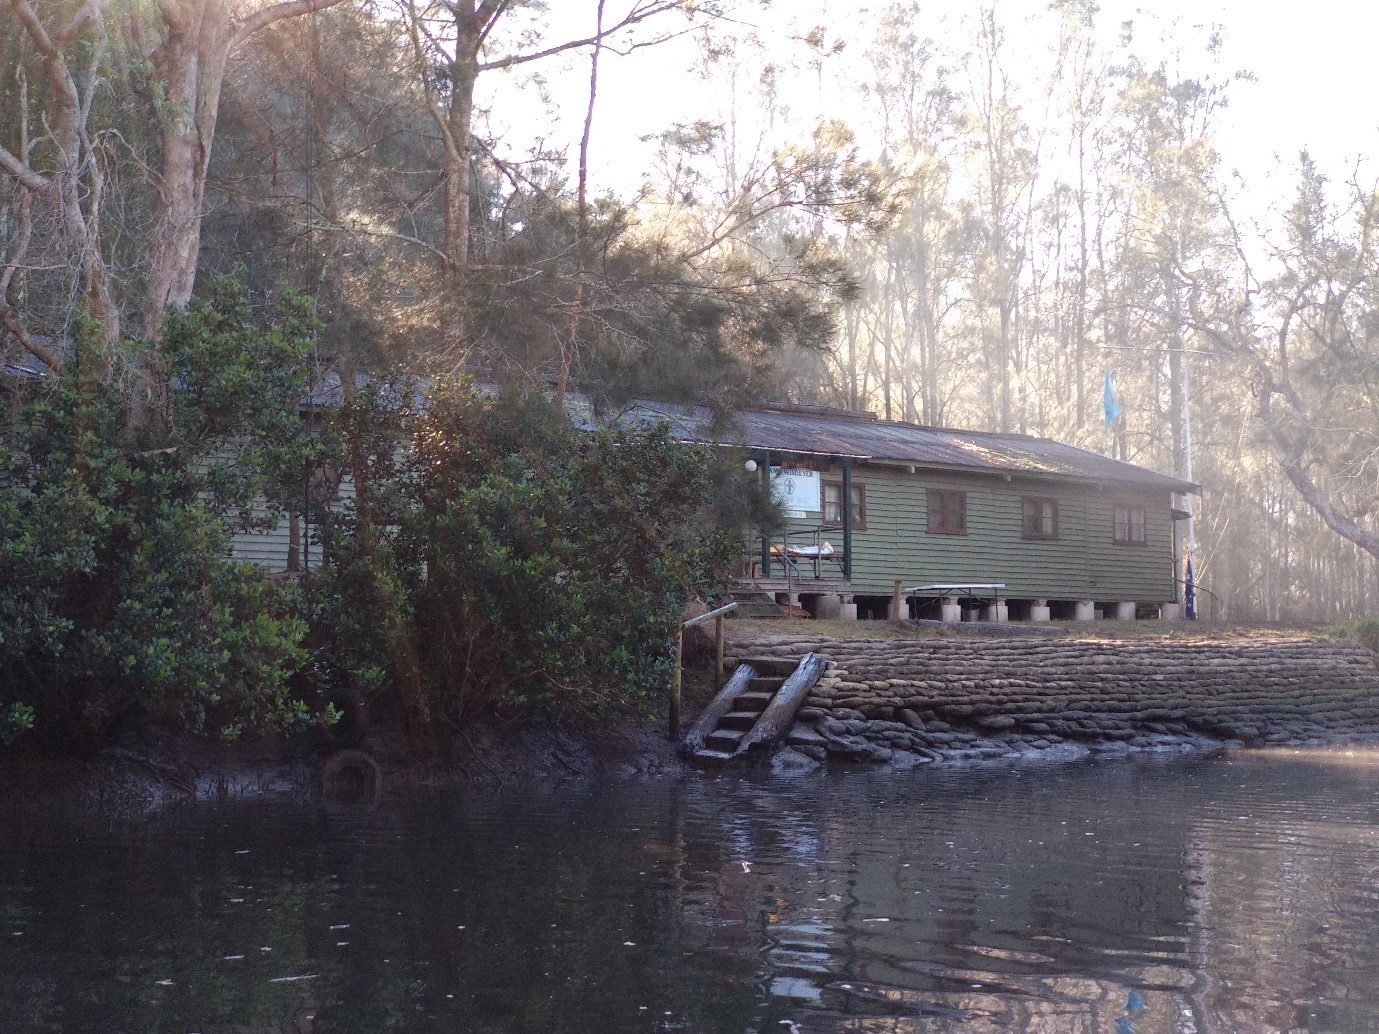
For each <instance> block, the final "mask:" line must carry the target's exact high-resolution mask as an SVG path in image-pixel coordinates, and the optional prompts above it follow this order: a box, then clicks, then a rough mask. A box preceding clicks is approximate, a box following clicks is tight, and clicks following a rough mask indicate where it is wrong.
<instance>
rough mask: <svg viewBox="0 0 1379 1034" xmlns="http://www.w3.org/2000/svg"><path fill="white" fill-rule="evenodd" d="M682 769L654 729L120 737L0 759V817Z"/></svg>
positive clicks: (135, 730) (146, 730)
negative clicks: (74, 749) (421, 740)
mask: <svg viewBox="0 0 1379 1034" xmlns="http://www.w3.org/2000/svg"><path fill="white" fill-rule="evenodd" d="M685 771H686V769H685V767H684V765H683V763H682V762H681V760H680V759H679V758H678V757H677V756H676V754H675V750H674V747H673V745H672V744H671V743H670V742H668V741H667V739H666V736H665V726H664V724H663V723H654V724H653V723H647V722H642V721H631V720H629V721H623V722H614V723H605V724H601V725H597V726H595V725H585V726H577V725H571V726H565V727H554V726H547V725H536V726H533V725H481V726H476V727H473V728H470V729H468V730H466V731H465V732H463V733H461V734H460V735H458V736H456V737H455V738H454V740H453V741H452V742H451V743H450V744H449V745H448V746H446V747H444V748H443V749H441V750H439V751H438V752H434V751H428V752H425V753H419V752H415V751H411V750H409V749H408V747H407V744H406V741H405V738H404V737H403V736H402V733H401V730H400V729H398V728H395V727H393V726H391V725H388V724H383V725H381V726H379V727H374V728H371V729H370V731H369V733H368V735H367V736H366V737H365V738H364V739H363V740H361V741H360V742H359V743H358V744H355V745H351V746H349V747H344V748H342V747H341V745H339V744H331V743H327V742H324V741H322V740H321V739H320V738H318V737H315V736H302V737H295V738H281V737H273V738H267V739H259V738H254V737H248V736H246V737H244V738H242V739H241V740H239V741H237V742H236V743H233V744H228V745H227V744H220V743H216V742H214V741H207V740H205V739H199V738H197V737H193V736H187V735H176V734H172V733H169V732H166V731H164V730H160V729H158V728H156V727H154V726H149V725H138V726H134V727H131V728H130V729H127V730H126V731H125V732H124V733H123V734H122V735H121V736H120V738H119V740H118V741H117V742H116V743H114V744H112V745H111V746H109V747H107V748H105V749H104V750H102V751H100V752H98V753H96V754H93V755H91V756H89V757H81V758H77V757H69V756H63V755H54V754H48V753H44V752H41V751H35V750H32V749H31V750H24V751H17V752H9V753H4V754H0V813H3V814H4V815H6V816H9V817H11V818H19V817H22V816H23V815H25V814H28V813H33V814H38V813H43V814H48V815H52V814H55V813H69V814H78V815H95V816H100V817H102V818H106V819H111V820H128V819H138V818H141V817H145V816H149V815H154V814H158V813H160V812H163V811H166V810H168V809H169V808H174V807H180V806H185V805H190V804H198V803H214V802H217V801H226V800H240V799H249V798H277V799H282V800H297V801H306V800H318V799H324V800H325V801H326V802H327V803H328V804H338V805H341V806H345V807H365V808H371V807H376V806H379V805H382V804H385V803H386V802H387V801H388V800H390V799H392V798H396V797H398V796H401V795H405V794H407V793H410V792H413V791H416V790H418V789H432V790H439V789H447V788H455V789H464V788H483V787H496V786H503V785H510V784H516V783H522V782H528V783H530V782H537V783H547V784H551V785H556V784H562V783H569V782H572V781H581V780H584V781H591V780H620V779H640V778H655V777H661V776H667V775H677V774H681V773H683V772H685Z"/></svg>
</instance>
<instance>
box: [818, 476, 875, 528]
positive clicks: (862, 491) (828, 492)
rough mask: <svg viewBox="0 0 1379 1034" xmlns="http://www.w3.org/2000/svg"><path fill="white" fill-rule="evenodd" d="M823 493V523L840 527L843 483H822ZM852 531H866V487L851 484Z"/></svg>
mask: <svg viewBox="0 0 1379 1034" xmlns="http://www.w3.org/2000/svg"><path fill="white" fill-rule="evenodd" d="M823 492H824V499H823V502H824V523H825V524H836V525H839V526H841V525H842V523H843V483H842V482H841V481H825V482H824V483H823ZM852 530H853V531H866V530H867V486H866V485H861V484H858V483H857V482H856V481H854V482H853V483H852Z"/></svg>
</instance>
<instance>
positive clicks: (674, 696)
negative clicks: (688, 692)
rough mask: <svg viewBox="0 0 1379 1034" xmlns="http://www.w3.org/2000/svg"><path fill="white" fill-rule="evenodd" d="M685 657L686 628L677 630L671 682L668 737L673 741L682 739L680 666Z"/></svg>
mask: <svg viewBox="0 0 1379 1034" xmlns="http://www.w3.org/2000/svg"><path fill="white" fill-rule="evenodd" d="M684 659H685V630H684V629H683V628H677V629H676V630H675V675H674V677H673V679H672V680H671V683H670V728H669V729H668V730H667V731H666V738H667V739H668V740H670V742H671V743H676V742H678V741H679V739H680V668H681V663H682V662H683V661H684Z"/></svg>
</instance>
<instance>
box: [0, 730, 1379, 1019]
mask: <svg viewBox="0 0 1379 1034" xmlns="http://www.w3.org/2000/svg"><path fill="white" fill-rule="evenodd" d="M1373 770H1374V765H1372V764H1369V763H1368V762H1363V763H1362V762H1357V761H1356V759H1354V758H1341V759H1337V758H1335V757H1333V756H1322V755H1307V756H1299V755H1295V754H1290V755H1287V756H1277V755H1250V756H1235V757H1231V758H1226V759H1220V758H1218V759H1201V758H1196V759H1186V760H1183V759H1178V760H1171V761H1170V760H1161V761H1150V762H1116V763H1087V764H1076V765H1069V766H1064V767H1061V768H1060V767H1056V766H1047V765H1042V766H1029V767H1025V768H1013V769H1000V768H996V767H988V768H983V769H977V770H969V771H957V770H947V771H932V770H920V771H918V772H912V773H900V774H897V773H865V774H855V775H842V776H838V775H831V776H829V777H827V778H806V779H799V780H789V781H783V780H782V781H776V780H770V779H755V778H732V777H726V778H722V779H717V780H711V781H710V780H706V781H687V782H684V783H678V784H677V783H669V782H667V783H663V784H644V785H623V786H619V787H616V788H595V789H593V790H588V791H584V792H580V793H551V792H545V793H542V792H528V791H516V792H509V793H505V794H502V795H488V796H477V795H476V796H466V797H460V798H434V797H433V798H426V799H418V800H416V801H412V802H408V803H407V804H406V805H405V806H402V807H400V808H395V809H393V810H391V811H380V812H375V813H371V814H345V813H328V812H317V811H316V810H314V809H310V808H301V807H283V806H275V805H263V804H255V803H249V802H241V803H236V804H232V805H230V806H227V807H224V808H219V809H207V810H204V811H197V812H187V813H183V814H179V815H174V816H169V817H168V818H166V819H160V820H157V821H154V822H148V823H143V824H140V825H139V826H137V827H122V828H118V829H104V830H98V829H91V828H82V827H78V826H71V825H61V824H55V825H54V826H52V827H51V828H42V829H32V828H25V829H24V830H23V831H14V830H12V831H11V832H10V834H9V835H7V836H5V837H0V1030H3V1031H9V1030H17V1031H18V1030H22V1031H30V1030H32V1031H45V1030H54V1031H63V1032H80V1031H110V1030H141V1031H145V1030H147V1031H158V1032H161V1031H168V1032H172V1031H181V1032H184V1031H186V1030H193V1029H196V1030H201V1031H224V1032H229V1031H244V1030H256V1031H264V1032H267V1031H276V1032H279V1034H283V1032H286V1031H289V1030H292V1029H294V1027H293V1026H292V1024H296V1025H297V1026H296V1028H295V1029H297V1030H301V1029H303V1027H302V1024H303V1023H307V1024H314V1027H313V1029H315V1030H318V1031H331V1032H345V1034H354V1032H360V1034H363V1032H366V1031H367V1032H372V1031H376V1030H382V1029H390V1030H401V1031H450V1030H471V1029H472V1030H494V1031H496V1030H519V1029H550V1030H567V1031H577V1032H583V1031H588V1032H600V1034H602V1032H606V1031H652V1030H689V1031H703V1032H710V1031H730V1032H739V1031H748V1030H751V1031H756V1032H759V1034H760V1032H764V1031H774V1030H782V1031H786V1030H799V1031H808V1032H811V1034H812V1032H816V1031H859V1032H861V1031H866V1032H869V1034H875V1032H882V1031H884V1032H886V1034H892V1032H900V1031H926V1032H927V1031H964V1032H969V1031H1010V1030H1026V1029H1031V1030H1049V1031H1064V1030H1069V1031H1070V1030H1078V1029H1087V1030H1098V1031H1101V1030H1105V1031H1115V1032H1117V1034H1128V1032H1132V1031H1133V1032H1134V1034H1151V1032H1160V1031H1163V1032H1169V1031H1173V1032H1178V1031H1182V1032H1184V1034H1186V1032H1188V1031H1207V1030H1233V1029H1234V1030H1262V1029H1270V1028H1272V1029H1288V1030H1297V1031H1379V1008H1376V1004H1379V1003H1376V998H1379V992H1377V991H1376V989H1379V881H1376V879H1375V877H1374V873H1376V872H1379V792H1377V791H1376V787H1375V784H1374V781H1373V778H1372V776H1373ZM308 975H309V976H310V977H311V979H309V980H308V979H306V976H308ZM306 1016H310V1017H311V1019H310V1020H304V1019H303V1017H306Z"/></svg>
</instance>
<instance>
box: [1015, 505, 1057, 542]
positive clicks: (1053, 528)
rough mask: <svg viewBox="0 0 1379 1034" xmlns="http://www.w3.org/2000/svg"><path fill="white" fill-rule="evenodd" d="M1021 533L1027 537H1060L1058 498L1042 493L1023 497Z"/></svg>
mask: <svg viewBox="0 0 1379 1034" xmlns="http://www.w3.org/2000/svg"><path fill="white" fill-rule="evenodd" d="M1020 534H1021V537H1022V538H1027V539H1056V538H1058V500H1057V499H1053V498H1051V497H1049V496H1042V495H1027V496H1023V497H1021V499H1020Z"/></svg>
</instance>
